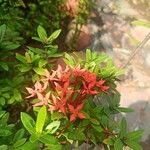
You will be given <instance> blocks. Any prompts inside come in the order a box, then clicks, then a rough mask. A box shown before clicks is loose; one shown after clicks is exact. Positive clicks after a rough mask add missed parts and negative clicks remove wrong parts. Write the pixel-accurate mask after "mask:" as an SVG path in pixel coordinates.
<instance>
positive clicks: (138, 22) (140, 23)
mask: <svg viewBox="0 0 150 150" xmlns="http://www.w3.org/2000/svg"><path fill="white" fill-rule="evenodd" d="M131 23H132V25H136V26H144V27H147V28H150V22H149V21H145V20H135V21H133V22H131Z"/></svg>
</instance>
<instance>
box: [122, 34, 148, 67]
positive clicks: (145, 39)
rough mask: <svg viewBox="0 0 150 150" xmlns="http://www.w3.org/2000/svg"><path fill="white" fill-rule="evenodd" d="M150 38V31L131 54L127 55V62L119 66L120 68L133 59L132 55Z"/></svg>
mask: <svg viewBox="0 0 150 150" xmlns="http://www.w3.org/2000/svg"><path fill="white" fill-rule="evenodd" d="M149 39H150V33H149V34H148V35H147V36H146V37H145V38H144V40H143V41H142V42H141V43H140V44H139V45H138V46H137V47H136V48H135V49H134V51H133V53H132V54H131V56H130V57H129V59H128V60H127V62H126V63H125V64H123V65H121V66H120V67H121V68H122V69H124V68H126V67H127V65H128V64H129V63H130V61H131V60H132V59H133V57H134V56H135V55H136V54H137V53H138V51H139V50H141V49H142V48H143V46H144V45H145V44H146V43H147V42H148V40H149Z"/></svg>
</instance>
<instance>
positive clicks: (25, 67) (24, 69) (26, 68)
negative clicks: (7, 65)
mask: <svg viewBox="0 0 150 150" xmlns="http://www.w3.org/2000/svg"><path fill="white" fill-rule="evenodd" d="M18 69H19V70H20V71H21V72H28V71H30V70H31V69H32V66H31V65H30V64H29V65H28V64H20V65H19V66H18Z"/></svg>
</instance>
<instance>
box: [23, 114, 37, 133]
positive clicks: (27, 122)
mask: <svg viewBox="0 0 150 150" xmlns="http://www.w3.org/2000/svg"><path fill="white" fill-rule="evenodd" d="M21 121H22V123H23V125H24V127H25V128H26V129H27V130H28V132H29V133H30V134H34V133H35V129H34V126H35V121H34V120H33V119H32V118H31V117H30V116H29V115H28V114H26V113H24V112H21Z"/></svg>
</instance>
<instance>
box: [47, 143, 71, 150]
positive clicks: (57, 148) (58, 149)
mask: <svg viewBox="0 0 150 150" xmlns="http://www.w3.org/2000/svg"><path fill="white" fill-rule="evenodd" d="M66 146H67V145H66ZM63 148H64V149H63V150H70V149H66V147H65V146H64V145H63ZM45 150H62V145H60V144H57V145H54V144H50V145H48V147H47V148H46V149H45Z"/></svg>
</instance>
